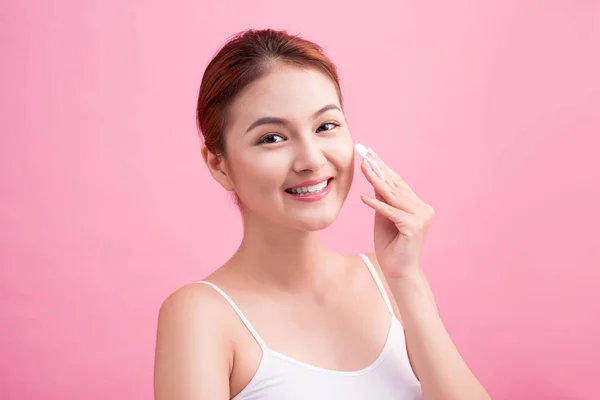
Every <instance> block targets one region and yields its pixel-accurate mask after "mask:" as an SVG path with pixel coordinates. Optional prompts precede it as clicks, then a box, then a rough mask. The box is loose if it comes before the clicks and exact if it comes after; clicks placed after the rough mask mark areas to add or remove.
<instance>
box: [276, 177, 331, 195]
mask: <svg viewBox="0 0 600 400" xmlns="http://www.w3.org/2000/svg"><path fill="white" fill-rule="evenodd" d="M332 179H333V178H331V177H328V178H323V179H313V180H310V181H304V182H301V183H300V184H298V185H295V186H293V187H291V188H287V189H285V191H286V192H287V193H290V194H293V195H297V196H302V195H310V194H318V193H319V192H322V191H324V190H325V189H327V187H328V186H329V184H330V183H331V180H332Z"/></svg>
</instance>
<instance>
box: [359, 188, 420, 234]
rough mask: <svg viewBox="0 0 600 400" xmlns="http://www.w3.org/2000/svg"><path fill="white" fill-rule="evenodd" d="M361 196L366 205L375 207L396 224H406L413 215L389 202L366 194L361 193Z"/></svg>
mask: <svg viewBox="0 0 600 400" xmlns="http://www.w3.org/2000/svg"><path fill="white" fill-rule="evenodd" d="M360 198H361V199H362V201H363V203H365V204H366V205H368V206H369V207H371V208H372V209H374V210H375V211H376V212H378V213H379V214H381V215H383V216H384V217H386V218H387V219H389V220H390V221H392V222H393V223H394V225H396V226H404V225H406V223H407V220H408V219H409V218H410V216H411V214H410V213H408V212H406V211H404V210H400V209H398V208H395V207H392V206H391V205H389V204H388V203H386V202H384V201H381V200H378V199H376V198H373V197H369V196H367V195H366V194H361V195H360Z"/></svg>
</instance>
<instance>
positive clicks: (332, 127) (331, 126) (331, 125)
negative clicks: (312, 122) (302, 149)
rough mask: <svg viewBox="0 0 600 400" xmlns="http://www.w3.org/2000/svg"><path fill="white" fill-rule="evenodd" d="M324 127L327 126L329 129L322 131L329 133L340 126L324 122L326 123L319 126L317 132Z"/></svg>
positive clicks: (335, 123)
mask: <svg viewBox="0 0 600 400" xmlns="http://www.w3.org/2000/svg"><path fill="white" fill-rule="evenodd" d="M324 126H329V127H330V128H329V129H324V130H325V131H330V130H332V129H334V128H336V127H338V126H340V124H338V123H337V122H326V123H324V124H323V125H321V126H320V127H319V128H318V129H317V132H320V130H321V128H322V127H324Z"/></svg>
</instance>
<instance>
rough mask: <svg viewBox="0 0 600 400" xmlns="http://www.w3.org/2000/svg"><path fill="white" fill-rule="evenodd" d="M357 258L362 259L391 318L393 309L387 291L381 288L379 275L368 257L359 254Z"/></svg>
mask: <svg viewBox="0 0 600 400" xmlns="http://www.w3.org/2000/svg"><path fill="white" fill-rule="evenodd" d="M359 256H360V257H361V258H362V259H363V261H364V262H365V264H367V269H368V270H369V272H370V273H371V276H372V277H373V280H374V281H375V284H376V285H377V288H379V292H380V293H381V295H382V296H383V300H385V304H386V305H387V307H388V309H389V310H390V313H392V316H394V309H393V308H392V303H391V302H390V298H389V297H388V295H387V291H386V290H385V287H384V286H383V283H382V282H381V278H380V277H379V274H378V273H377V271H376V270H375V266H374V265H373V263H372V262H371V260H370V259H369V257H368V256H366V255H365V254H362V253H361V254H359Z"/></svg>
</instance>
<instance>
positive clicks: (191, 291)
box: [154, 283, 233, 399]
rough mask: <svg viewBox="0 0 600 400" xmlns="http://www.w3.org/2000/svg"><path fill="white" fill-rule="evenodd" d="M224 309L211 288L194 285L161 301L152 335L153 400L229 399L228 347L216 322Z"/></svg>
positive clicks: (220, 321)
mask: <svg viewBox="0 0 600 400" xmlns="http://www.w3.org/2000/svg"><path fill="white" fill-rule="evenodd" d="M226 306H227V303H226V302H225V301H224V299H223V298H222V296H221V295H220V294H219V293H218V292H217V291H216V290H215V289H214V288H212V287H210V286H208V285H205V284H197V283H196V284H188V285H186V286H183V287H181V288H179V289H177V290H176V291H174V292H173V293H171V294H170V295H169V296H168V297H167V298H166V299H165V300H164V301H163V303H162V305H161V307H160V310H159V313H158V327H157V335H156V354H155V364H154V386H155V398H156V399H167V398H168V399H180V398H181V399H184V398H185V399H187V398H192V397H193V398H199V399H205V398H206V399H208V398H211V399H213V398H214V399H225V398H229V397H228V396H229V374H230V372H231V368H232V365H233V346H232V344H231V341H230V340H229V337H228V335H227V331H228V330H227V329H226V321H224V319H223V317H222V316H223V315H226V313H224V312H223V309H224V307H226Z"/></svg>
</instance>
